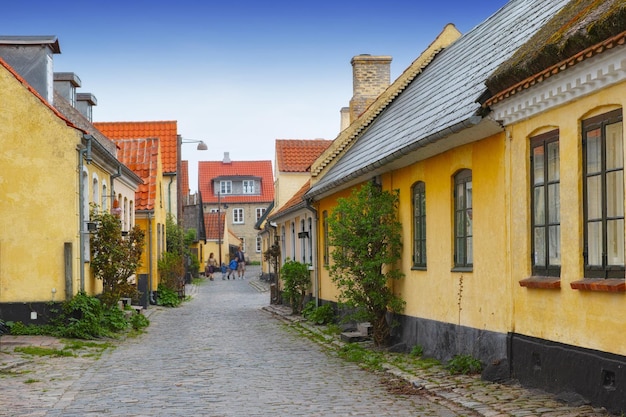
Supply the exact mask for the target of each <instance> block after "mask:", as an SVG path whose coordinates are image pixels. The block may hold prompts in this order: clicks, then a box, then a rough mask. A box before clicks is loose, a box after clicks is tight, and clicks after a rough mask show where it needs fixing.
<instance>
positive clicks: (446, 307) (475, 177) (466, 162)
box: [383, 135, 511, 332]
mask: <svg viewBox="0 0 626 417" xmlns="http://www.w3.org/2000/svg"><path fill="white" fill-rule="evenodd" d="M503 156H504V144H503V135H496V136H494V137H491V138H488V139H484V140H481V141H478V142H475V143H472V144H469V145H464V146H461V147H458V148H455V149H453V150H450V151H448V152H445V153H443V154H440V155H437V156H435V157H432V158H430V159H427V160H425V161H422V162H418V163H416V164H414V165H411V166H409V167H406V168H404V169H400V170H398V171H395V172H393V173H390V174H387V175H385V176H383V187H384V188H385V189H389V188H392V189H399V190H400V220H401V222H402V224H403V233H404V236H403V255H402V270H403V272H404V274H405V278H403V279H402V280H401V281H398V282H396V283H395V291H396V292H397V293H399V294H400V295H401V296H402V297H403V299H404V300H405V301H406V303H407V304H406V309H405V314H406V315H408V316H414V317H420V318H427V319H431V320H436V321H440V322H446V323H453V324H459V325H463V326H468V327H473V328H477V329H483V330H491V331H496V332H506V331H508V330H509V326H510V321H511V307H510V306H511V299H510V296H509V291H510V288H509V283H508V282H507V279H506V277H507V271H508V270H507V251H506V231H505V228H504V227H503V226H502V225H504V224H505V222H506V218H505V192H504V191H505V190H504V184H505V182H504V165H503ZM461 169H470V170H472V187H473V245H474V261H473V270H472V271H471V272H452V268H453V266H454V257H453V252H454V231H453V227H454V215H453V211H454V204H453V183H454V178H453V177H454V175H455V173H456V172H458V171H459V170H461ZM417 181H423V182H424V183H425V185H426V233H427V237H426V248H427V249H426V250H427V269H426V270H425V271H424V270H412V251H413V242H412V221H413V208H412V195H411V187H412V186H413V184H415V183H416V182H417ZM495 225H500V226H495ZM459 303H460V308H459Z"/></svg>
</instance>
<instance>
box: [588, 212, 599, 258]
mask: <svg viewBox="0 0 626 417" xmlns="http://www.w3.org/2000/svg"><path fill="white" fill-rule="evenodd" d="M587 239H588V244H587V257H588V259H587V264H588V265H592V266H602V223H601V222H591V223H589V224H588V225H587Z"/></svg>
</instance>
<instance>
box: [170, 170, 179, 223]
mask: <svg viewBox="0 0 626 417" xmlns="http://www.w3.org/2000/svg"><path fill="white" fill-rule="evenodd" d="M173 183H174V177H170V183H169V184H168V185H167V212H168V213H170V214H171V213H172V184H173ZM177 198H180V197H177Z"/></svg>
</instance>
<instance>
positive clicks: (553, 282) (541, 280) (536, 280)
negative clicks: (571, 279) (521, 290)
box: [519, 277, 561, 290]
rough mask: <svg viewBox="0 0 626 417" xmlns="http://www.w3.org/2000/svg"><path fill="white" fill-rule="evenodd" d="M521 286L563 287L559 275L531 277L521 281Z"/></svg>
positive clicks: (552, 288)
mask: <svg viewBox="0 0 626 417" xmlns="http://www.w3.org/2000/svg"><path fill="white" fill-rule="evenodd" d="M519 285H520V287H525V288H539V289H544V290H558V289H561V278H559V277H530V278H526V279H523V280H521V281H519Z"/></svg>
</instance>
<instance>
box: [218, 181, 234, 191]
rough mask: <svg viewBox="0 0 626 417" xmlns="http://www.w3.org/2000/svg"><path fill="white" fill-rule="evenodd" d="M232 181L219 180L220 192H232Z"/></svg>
mask: <svg viewBox="0 0 626 417" xmlns="http://www.w3.org/2000/svg"><path fill="white" fill-rule="evenodd" d="M232 193H233V182H232V181H231V180H223V181H220V194H232Z"/></svg>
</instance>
